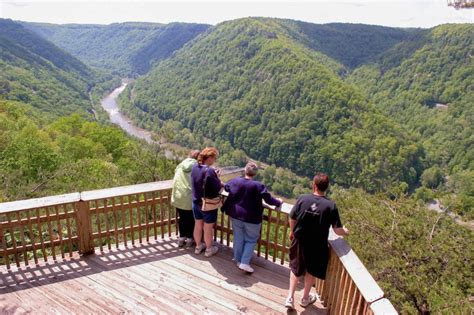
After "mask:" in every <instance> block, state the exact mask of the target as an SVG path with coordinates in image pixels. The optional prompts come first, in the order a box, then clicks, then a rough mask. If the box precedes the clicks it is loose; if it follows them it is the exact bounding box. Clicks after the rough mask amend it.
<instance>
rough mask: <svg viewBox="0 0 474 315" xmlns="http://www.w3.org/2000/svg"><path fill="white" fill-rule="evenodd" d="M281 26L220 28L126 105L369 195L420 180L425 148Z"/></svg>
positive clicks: (260, 23) (143, 83)
mask: <svg viewBox="0 0 474 315" xmlns="http://www.w3.org/2000/svg"><path fill="white" fill-rule="evenodd" d="M280 22H281V21H280V20H274V19H242V20H235V21H230V22H225V23H222V24H219V25H218V26H217V27H215V28H214V29H213V30H212V31H211V32H208V33H207V34H206V35H205V36H202V37H200V38H199V40H197V41H194V42H193V43H191V44H190V45H188V46H186V47H184V48H183V49H182V50H180V51H179V52H178V53H176V55H175V56H173V57H172V58H170V59H167V60H164V61H163V62H161V63H160V64H159V65H158V66H157V67H156V68H154V69H153V70H152V71H151V72H150V73H149V74H148V75H146V76H144V77H143V78H140V79H139V80H137V81H136V83H135V84H134V86H133V92H132V93H131V94H130V93H129V96H131V95H133V97H129V100H130V102H127V101H126V100H125V101H123V107H124V108H125V109H126V110H127V111H128V113H130V115H133V116H134V117H135V118H137V119H139V120H140V121H142V122H144V123H147V124H148V126H149V127H152V128H153V127H156V128H159V127H160V126H162V125H163V123H162V121H169V120H173V121H176V122H177V123H176V126H175V128H176V131H182V130H183V127H185V128H189V129H190V130H191V131H193V132H194V134H195V135H197V136H205V137H207V138H209V139H212V140H214V141H215V142H216V143H217V144H218V146H219V147H226V146H231V147H233V148H234V149H242V150H243V151H245V152H246V153H247V154H249V155H250V156H251V157H252V158H255V159H257V160H261V161H264V162H268V163H272V164H276V165H277V166H284V167H288V168H290V169H292V170H293V171H295V172H297V173H298V174H301V175H305V176H310V175H311V174H313V172H314V170H315V169H319V170H324V171H326V172H328V173H330V174H332V178H333V179H334V181H335V182H337V183H339V184H341V185H344V186H358V187H364V188H365V189H367V190H369V191H377V190H385V189H389V188H393V187H397V188H398V187H399V186H400V187H402V189H406V188H407V187H408V186H412V185H414V184H416V183H417V181H418V177H419V174H420V173H421V169H422V166H421V163H420V159H421V158H422V156H423V154H424V153H423V150H422V148H421V146H419V145H418V144H416V142H415V141H414V140H413V138H412V137H411V135H410V134H409V133H407V132H406V131H404V130H403V128H401V127H400V126H399V125H398V124H397V123H395V122H393V121H392V120H391V119H390V118H388V117H386V116H384V115H382V114H381V113H380V112H379V111H378V110H377V109H376V108H375V107H374V106H372V105H371V104H370V103H369V102H368V101H367V99H366V97H364V95H363V94H362V93H361V92H360V91H359V90H358V89H356V88H354V87H353V86H351V85H349V84H346V83H345V82H344V81H343V80H342V79H341V78H340V77H338V75H337V74H336V73H337V72H338V71H337V67H339V68H342V67H343V66H342V65H340V64H338V63H337V62H336V61H334V60H332V59H330V58H329V57H328V56H326V55H323V54H321V53H319V52H316V51H314V50H312V49H308V48H307V47H306V46H305V45H303V44H301V43H300V42H298V41H295V40H294V39H293V38H292V37H290V36H288V35H287V34H288V27H289V26H288V25H289V24H288V23H287V22H285V21H284V22H283V25H282V24H280ZM328 63H329V64H328ZM125 95H127V94H125ZM177 134H178V135H179V134H181V135H183V137H185V135H184V134H183V132H181V133H177ZM177 140H178V141H179V139H177Z"/></svg>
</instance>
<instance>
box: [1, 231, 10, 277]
mask: <svg viewBox="0 0 474 315" xmlns="http://www.w3.org/2000/svg"><path fill="white" fill-rule="evenodd" d="M5 231H6V229H5V228H4V227H3V226H2V225H0V242H2V247H3V255H2V256H3V261H5V265H6V266H7V269H10V258H9V257H8V256H9V255H8V252H7V249H8V246H7V238H6V233H5Z"/></svg>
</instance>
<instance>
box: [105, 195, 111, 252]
mask: <svg viewBox="0 0 474 315" xmlns="http://www.w3.org/2000/svg"><path fill="white" fill-rule="evenodd" d="M103 203H104V217H105V237H106V239H107V248H108V249H109V250H112V244H111V242H110V222H109V199H107V198H105V199H104V200H103Z"/></svg>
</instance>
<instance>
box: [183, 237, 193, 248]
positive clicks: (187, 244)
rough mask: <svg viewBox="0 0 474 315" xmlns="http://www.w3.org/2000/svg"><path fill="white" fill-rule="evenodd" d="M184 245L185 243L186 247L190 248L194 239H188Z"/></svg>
mask: <svg viewBox="0 0 474 315" xmlns="http://www.w3.org/2000/svg"><path fill="white" fill-rule="evenodd" d="M185 243H186V247H191V246H193V245H194V239H192V238H189V237H188V238H187V239H186V242H185Z"/></svg>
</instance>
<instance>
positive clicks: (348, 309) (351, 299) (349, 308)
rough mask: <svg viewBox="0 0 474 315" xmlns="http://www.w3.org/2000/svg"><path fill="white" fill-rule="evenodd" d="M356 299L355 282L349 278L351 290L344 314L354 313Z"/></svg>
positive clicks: (348, 293)
mask: <svg viewBox="0 0 474 315" xmlns="http://www.w3.org/2000/svg"><path fill="white" fill-rule="evenodd" d="M354 298H355V285H354V281H352V278H349V290H348V292H347V301H346V306H345V308H344V314H351V313H352V306H353V305H354Z"/></svg>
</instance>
